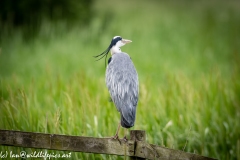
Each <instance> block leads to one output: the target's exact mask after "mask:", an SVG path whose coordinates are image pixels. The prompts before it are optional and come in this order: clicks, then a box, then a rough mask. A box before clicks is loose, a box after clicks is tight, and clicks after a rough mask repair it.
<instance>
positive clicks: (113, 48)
mask: <svg viewBox="0 0 240 160" xmlns="http://www.w3.org/2000/svg"><path fill="white" fill-rule="evenodd" d="M119 52H121V49H120V48H119V47H118V46H113V47H112V48H111V55H113V54H115V53H119Z"/></svg>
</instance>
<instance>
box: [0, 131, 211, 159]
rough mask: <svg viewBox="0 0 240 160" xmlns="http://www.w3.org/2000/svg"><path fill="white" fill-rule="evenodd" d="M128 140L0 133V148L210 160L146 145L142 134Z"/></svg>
mask: <svg viewBox="0 0 240 160" xmlns="http://www.w3.org/2000/svg"><path fill="white" fill-rule="evenodd" d="M130 137H131V138H130V140H128V141H124V140H114V139H111V138H94V137H82V136H68V135H58V134H45V133H34V132H21V131H12V130H0V145H6V146H15V147H26V148H39V149H51V150H62V151H75V152H86V153H98V154H114V155H121V156H123V155H126V156H130V157H131V159H159V160H213V158H208V157H204V156H200V155H197V154H192V153H186V152H183V151H180V150H174V149H169V148H165V147H160V146H157V145H153V144H148V143H147V142H146V141H145V138H146V136H145V131H141V130H132V131H130Z"/></svg>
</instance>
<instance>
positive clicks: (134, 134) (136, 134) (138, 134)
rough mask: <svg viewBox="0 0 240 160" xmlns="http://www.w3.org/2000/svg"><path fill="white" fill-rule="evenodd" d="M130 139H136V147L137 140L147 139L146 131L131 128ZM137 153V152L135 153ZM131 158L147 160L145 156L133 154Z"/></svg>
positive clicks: (131, 159)
mask: <svg viewBox="0 0 240 160" xmlns="http://www.w3.org/2000/svg"><path fill="white" fill-rule="evenodd" d="M130 140H132V141H134V149H136V145H137V143H136V142H137V141H142V142H145V141H146V133H145V131H143V130H131V131H130ZM134 155H135V153H134ZM130 160H145V158H140V157H135V156H131V157H130Z"/></svg>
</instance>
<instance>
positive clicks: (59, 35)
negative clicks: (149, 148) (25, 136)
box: [0, 0, 240, 160]
mask: <svg viewBox="0 0 240 160" xmlns="http://www.w3.org/2000/svg"><path fill="white" fill-rule="evenodd" d="M4 2H5V3H4ZM6 2H7V1H1V5H0V6H1V15H0V17H1V25H0V28H1V31H0V129H10V130H21V131H31V132H45V133H56V134H68V135H79V136H95V137H108V136H112V135H114V133H115V131H116V128H117V125H118V122H119V119H120V116H119V113H118V112H117V110H116V108H115V106H114V105H113V103H110V102H109V101H108V99H109V93H108V91H107V88H106V86H105V65H104V61H97V62H96V61H95V59H94V58H93V56H94V55H97V54H100V53H102V52H103V51H104V50H105V49H106V48H107V47H108V46H109V44H110V41H111V39H112V37H114V36H116V35H120V36H122V37H123V38H126V39H130V40H132V41H133V42H132V43H131V44H129V45H126V46H124V47H122V51H124V52H127V53H128V54H129V55H130V56H131V58H132V60H133V62H134V64H135V66H136V69H137V71H138V74H139V80H140V98H139V104H138V108H137V117H136V124H135V126H134V127H133V128H131V129H140V130H146V133H147V141H148V142H150V143H154V144H157V145H160V146H165V147H168V148H173V149H178V150H183V148H184V151H186V152H191V153H196V154H200V155H204V156H209V157H214V158H218V159H226V160H228V159H229V160H230V159H231V160H235V159H240V129H239V128H240V65H239V64H240V1H209V2H208V1H187V0H185V1H157V0H149V1H143V0H132V1H127V0H122V1H117V0H113V1H107V0H103V1H82V2H79V1H75V0H71V1H63V0H62V1H59V2H57V1H54V0H52V1H42V4H41V5H40V4H39V5H38V3H40V2H41V1H39V2H38V1H36V2H35V3H36V4H32V3H30V2H31V1H29V2H28V1H27V0H26V1H23V2H25V3H23V2H19V6H20V8H21V7H22V8H21V9H17V8H18V7H19V6H18V7H16V6H17V5H16V6H15V5H14V6H15V8H13V9H12V8H11V6H12V5H13V4H11V1H9V3H6ZM50 2H52V3H50ZM32 5H36V6H39V7H38V9H36V8H34V7H33V8H31V6H32ZM29 6H30V8H31V9H30V10H29ZM25 7H26V8H25ZM17 13H22V14H20V15H19V14H17ZM38 13H40V14H38ZM43 13H44V14H43ZM16 15H18V16H16ZM19 16H20V18H19ZM21 16H22V18H21ZM16 17H17V18H16ZM15 19H17V20H16V22H15ZM19 21H20V22H19ZM123 136H124V132H123V130H121V132H120V137H123ZM185 145H186V147H185ZM21 150H25V151H27V152H28V153H31V152H33V151H35V150H37V149H26V148H14V147H3V146H1V147H0V151H14V152H19V151H21ZM37 151H38V150H37ZM49 152H54V153H68V152H60V151H49ZM123 158H124V157H118V156H109V155H94V154H87V153H84V154H83V153H74V152H73V153H72V159H123Z"/></svg>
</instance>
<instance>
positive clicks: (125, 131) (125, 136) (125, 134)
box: [123, 128, 128, 142]
mask: <svg viewBox="0 0 240 160" xmlns="http://www.w3.org/2000/svg"><path fill="white" fill-rule="evenodd" d="M127 131H128V129H126V128H124V137H123V140H124V141H125V142H127V141H128V139H127Z"/></svg>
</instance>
